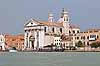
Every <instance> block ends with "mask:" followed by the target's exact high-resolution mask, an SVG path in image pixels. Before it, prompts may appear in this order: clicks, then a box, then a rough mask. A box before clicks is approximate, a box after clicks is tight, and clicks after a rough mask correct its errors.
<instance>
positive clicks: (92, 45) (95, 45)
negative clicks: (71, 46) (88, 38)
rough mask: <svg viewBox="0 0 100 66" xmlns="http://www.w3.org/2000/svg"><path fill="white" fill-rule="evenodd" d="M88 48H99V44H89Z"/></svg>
mask: <svg viewBox="0 0 100 66" xmlns="http://www.w3.org/2000/svg"><path fill="white" fill-rule="evenodd" d="M90 46H91V47H92V48H98V47H100V42H93V43H92V44H90Z"/></svg>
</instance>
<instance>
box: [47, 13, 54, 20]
mask: <svg viewBox="0 0 100 66" xmlns="http://www.w3.org/2000/svg"><path fill="white" fill-rule="evenodd" d="M48 21H49V22H54V18H53V14H52V13H51V12H49V14H48Z"/></svg>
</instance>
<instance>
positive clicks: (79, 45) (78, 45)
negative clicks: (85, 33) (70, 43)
mask: <svg viewBox="0 0 100 66" xmlns="http://www.w3.org/2000/svg"><path fill="white" fill-rule="evenodd" d="M75 46H77V47H84V44H83V43H82V41H78V42H77V43H76V44H75Z"/></svg>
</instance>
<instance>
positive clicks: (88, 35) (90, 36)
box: [74, 29, 100, 49]
mask: <svg viewBox="0 0 100 66" xmlns="http://www.w3.org/2000/svg"><path fill="white" fill-rule="evenodd" d="M74 39H75V40H74V42H75V43H77V42H78V41H82V43H83V44H84V45H85V47H86V48H87V49H88V47H90V44H92V43H93V42H96V41H98V42H100V29H88V30H86V31H84V32H80V33H78V34H76V35H75V36H74Z"/></svg>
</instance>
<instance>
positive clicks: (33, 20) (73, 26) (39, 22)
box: [25, 19, 79, 29]
mask: <svg viewBox="0 0 100 66" xmlns="http://www.w3.org/2000/svg"><path fill="white" fill-rule="evenodd" d="M30 22H36V23H38V25H45V26H56V27H64V26H63V22H59V21H58V22H48V21H42V20H35V19H31V20H29V21H28V23H26V24H25V25H27V24H29V23H30ZM69 28H71V29H73V28H79V26H77V25H73V24H70V27H69Z"/></svg>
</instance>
